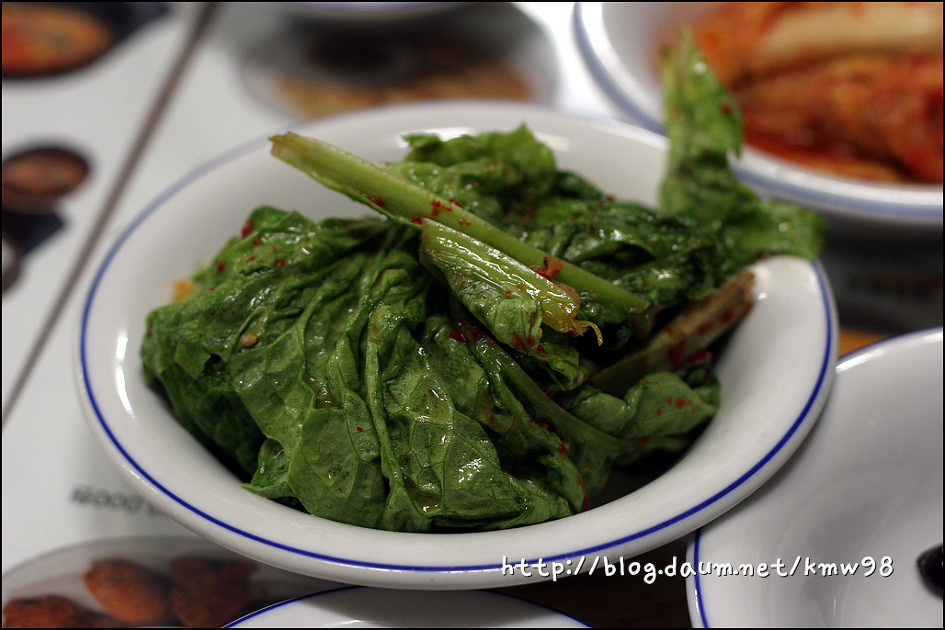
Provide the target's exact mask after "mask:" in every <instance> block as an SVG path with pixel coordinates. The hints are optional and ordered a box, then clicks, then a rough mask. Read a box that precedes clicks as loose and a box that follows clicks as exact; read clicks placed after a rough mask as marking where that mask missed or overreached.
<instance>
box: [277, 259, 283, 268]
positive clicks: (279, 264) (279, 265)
mask: <svg viewBox="0 0 945 630" xmlns="http://www.w3.org/2000/svg"><path fill="white" fill-rule="evenodd" d="M276 267H285V258H280V259H279V260H277V261H276Z"/></svg>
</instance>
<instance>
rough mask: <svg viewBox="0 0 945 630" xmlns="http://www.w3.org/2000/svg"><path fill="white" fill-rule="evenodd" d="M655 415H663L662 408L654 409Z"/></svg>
mask: <svg viewBox="0 0 945 630" xmlns="http://www.w3.org/2000/svg"><path fill="white" fill-rule="evenodd" d="M656 415H657V417H659V416H662V415H663V410H662V409H657V410H656Z"/></svg>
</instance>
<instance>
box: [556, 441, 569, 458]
mask: <svg viewBox="0 0 945 630" xmlns="http://www.w3.org/2000/svg"><path fill="white" fill-rule="evenodd" d="M570 448H571V445H570V444H569V443H568V441H567V440H561V444H560V445H559V446H558V450H559V451H561V454H562V455H567V454H568V450H569V449H570Z"/></svg>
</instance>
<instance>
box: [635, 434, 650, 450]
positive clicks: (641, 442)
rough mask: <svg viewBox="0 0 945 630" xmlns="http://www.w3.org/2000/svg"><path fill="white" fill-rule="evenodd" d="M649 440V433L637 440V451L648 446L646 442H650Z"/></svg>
mask: <svg viewBox="0 0 945 630" xmlns="http://www.w3.org/2000/svg"><path fill="white" fill-rule="evenodd" d="M649 441H650V436H649V435H644V436H643V437H641V438H640V439H639V440H638V441H637V448H636V450H637V451H642V450H643V447H644V446H646V443H647V442H649Z"/></svg>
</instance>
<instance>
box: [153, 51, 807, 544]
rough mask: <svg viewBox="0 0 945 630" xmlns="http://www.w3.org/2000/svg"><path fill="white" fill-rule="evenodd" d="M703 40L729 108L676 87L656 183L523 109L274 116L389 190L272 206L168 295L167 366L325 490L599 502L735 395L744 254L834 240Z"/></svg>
mask: <svg viewBox="0 0 945 630" xmlns="http://www.w3.org/2000/svg"><path fill="white" fill-rule="evenodd" d="M689 52H690V56H687V57H685V58H682V59H677V60H676V66H675V68H676V70H675V71H674V72H673V73H671V75H672V76H673V77H675V80H677V81H679V82H681V85H679V86H678V87H677V88H676V89H672V90H670V92H669V93H670V95H671V97H670V98H671V99H682V98H685V99H689V100H691V102H694V103H695V102H698V103H701V106H703V107H706V108H707V109H708V110H709V111H708V112H704V113H699V114H698V115H695V114H693V115H689V114H688V113H687V112H689V111H690V110H688V109H686V108H688V107H689V106H688V105H687V104H683V103H680V102H678V100H677V101H671V102H670V108H671V109H672V110H673V111H674V112H677V111H678V112H683V113H685V115H679V116H677V115H675V114H674V115H673V116H672V122H671V123H670V129H671V133H670V136H671V140H672V143H673V150H672V151H671V155H670V172H669V174H668V175H667V179H666V184H665V187H664V195H663V201H662V204H661V207H660V208H659V209H654V208H648V207H645V206H643V205H641V204H639V203H636V202H632V201H621V200H615V199H613V198H612V197H611V196H609V195H608V194H607V193H606V192H604V191H601V190H599V189H598V188H597V187H596V186H595V185H594V184H593V183H592V182H591V181H590V180H588V179H586V178H585V177H582V176H581V175H579V174H576V173H573V172H567V171H563V170H560V169H559V168H558V167H557V164H556V162H555V158H554V155H553V154H552V152H551V151H550V149H549V148H548V147H547V146H546V145H544V144H542V143H541V142H540V141H539V140H538V139H537V138H536V137H535V136H534V134H533V133H532V132H531V130H530V129H529V128H528V126H527V125H525V124H523V125H521V126H520V127H519V128H517V129H514V130H512V131H508V132H498V131H493V132H486V133H482V134H479V135H474V136H473V135H470V136H462V137H458V138H451V139H441V138H437V137H434V136H430V135H414V136H409V137H407V140H408V142H409V144H410V150H409V152H408V153H407V155H406V156H405V158H404V159H403V160H402V161H399V162H395V163H389V164H370V163H367V162H365V161H363V160H361V159H360V158H357V157H356V156H352V155H350V154H348V153H346V152H344V151H343V150H341V149H339V148H336V147H332V146H329V145H326V144H324V143H322V142H320V141H318V140H315V139H309V138H302V137H299V136H297V135H293V134H286V135H283V136H278V137H275V138H273V153H274V154H275V155H276V156H278V157H279V158H280V159H282V160H284V161H286V162H287V163H289V164H291V165H293V166H295V167H297V168H299V169H301V170H302V171H304V172H306V173H308V174H309V175H311V176H312V177H314V178H315V179H316V180H318V181H319V182H321V183H323V184H325V185H327V186H329V187H330V188H332V189H335V190H338V191H340V192H342V193H344V194H346V195H348V196H349V197H352V198H354V199H356V200H358V201H361V202H362V203H364V204H365V205H366V206H367V207H369V208H371V209H373V210H375V211H376V212H377V214H375V215H373V216H368V217H366V218H362V219H357V220H350V219H340V218H331V219H325V220H322V221H317V222H315V221H311V220H309V219H307V218H305V217H304V216H302V215H301V214H299V213H296V212H286V211H283V210H280V209H276V208H271V207H261V208H257V209H256V210H255V211H253V212H252V214H251V215H250V218H249V220H248V221H247V223H246V224H245V226H244V229H243V230H242V232H241V234H240V235H239V236H237V237H234V238H232V239H231V240H230V241H229V243H227V244H226V245H225V246H224V248H223V249H222V250H221V251H220V253H219V254H218V255H217V256H216V257H215V258H214V259H213V260H212V261H210V262H209V263H208V264H207V265H205V266H204V267H203V268H202V269H200V270H198V271H197V272H196V273H195V274H194V276H193V278H192V280H193V288H192V290H191V291H190V292H189V293H188V294H187V296H186V297H185V298H184V299H183V300H182V301H181V302H179V303H175V304H171V305H168V306H164V307H161V308H158V309H155V310H154V311H153V312H152V313H151V314H150V315H149V317H148V335H147V337H146V338H145V340H144V343H143V345H142V350H141V355H142V359H143V363H144V368H145V372H146V375H147V376H148V378H149V379H150V380H151V381H152V382H153V383H154V384H155V385H156V386H160V387H161V388H162V389H163V391H164V393H165V394H166V395H167V397H168V399H169V400H170V402H171V404H172V405H173V407H174V410H175V412H176V413H177V416H178V418H179V420H180V422H181V423H182V424H183V425H184V426H185V427H186V428H187V429H188V430H189V431H190V432H192V433H193V434H194V435H195V437H196V438H197V439H199V440H200V441H201V442H202V443H203V444H205V445H206V446H207V448H209V449H210V450H211V451H212V452H213V453H214V454H215V455H216V456H217V457H218V458H220V459H221V461H224V462H226V463H227V464H228V465H229V466H231V468H232V469H233V470H234V472H236V473H237V474H238V475H240V476H241V477H242V479H243V480H244V481H245V487H246V488H248V489H249V490H251V491H253V492H257V493H259V494H261V495H263V496H265V497H269V498H271V499H274V500H277V501H281V502H283V503H286V504H288V505H292V506H294V507H297V508H299V509H303V510H306V511H308V512H311V513H312V514H316V515H318V516H322V517H325V518H329V519H333V520H337V521H341V522H345V523H350V524H354V525H360V526H364V527H372V528H380V529H387V530H396V531H406V532H429V531H470V530H485V529H502V528H509V527H517V526H522V525H529V524H534V523H540V522H544V521H547V520H550V519H556V518H561V517H564V516H567V515H570V514H574V513H576V512H579V511H581V510H584V509H587V508H588V507H589V506H590V505H591V501H592V500H593V497H594V496H596V495H597V494H598V493H600V492H601V490H602V489H603V488H604V486H605V484H606V482H607V479H608V477H609V475H610V474H611V471H612V470H613V468H614V467H615V466H624V465H630V464H633V463H637V462H640V461H641V460H644V458H645V457H646V455H648V454H649V453H652V452H657V451H663V452H678V451H680V450H682V449H684V448H685V447H686V446H687V445H688V444H689V443H690V441H691V439H692V436H693V435H694V433H695V432H697V431H698V429H699V427H701V426H702V425H703V424H704V423H705V422H706V421H707V420H709V419H710V418H712V416H713V415H714V414H715V413H716V411H717V409H718V405H719V399H720V398H719V384H718V381H717V380H716V379H715V377H714V375H713V373H712V356H713V350H714V345H715V344H716V343H717V342H718V340H719V339H720V338H721V337H722V336H723V335H724V333H725V332H726V331H728V330H730V329H731V327H732V326H734V325H735V324H736V323H737V321H738V320H739V319H740V318H741V317H742V316H743V315H744V314H745V313H746V312H748V310H749V309H750V307H751V301H752V297H751V291H750V288H751V282H752V276H751V274H750V272H747V271H745V266H746V265H747V264H749V263H751V262H754V260H756V259H757V258H759V257H762V256H764V255H767V254H769V253H787V254H796V255H801V256H806V257H813V256H816V253H817V251H818V249H819V247H820V239H821V238H822V231H823V221H822V219H821V218H820V217H818V216H817V215H815V214H813V213H811V212H809V211H806V210H801V209H799V208H795V207H792V206H786V205H781V204H773V203H769V202H762V201H760V200H758V199H757V197H756V196H755V195H754V194H753V193H752V192H751V191H750V190H749V189H748V188H746V187H744V186H743V185H742V184H740V183H739V182H738V181H737V180H736V179H735V178H734V176H732V175H731V172H730V170H729V169H728V163H727V154H728V153H729V152H730V151H732V150H734V149H737V148H738V143H737V141H736V140H737V135H735V136H733V135H732V134H733V133H735V134H737V118H735V117H734V116H732V115H731V113H730V112H727V111H725V110H724V108H723V107H722V106H721V102H720V101H722V100H723V99H724V98H725V93H724V90H719V89H717V87H716V86H714V85H712V84H711V83H710V82H708V81H707V80H706V78H705V77H704V75H702V74H700V75H699V76H698V77H694V76H693V75H694V73H702V67H703V66H704V64H701V63H698V61H697V55H696V54H695V53H694V51H691V50H690V51H689ZM682 83H684V85H683V84H682ZM719 117H724V120H719ZM703 130H710V131H711V132H712V133H713V134H716V135H717V137H716V138H714V139H713V138H707V139H701V138H697V139H694V138H693V137H692V134H694V133H700V134H701V133H702V132H703ZM693 179H694V180H695V181H697V182H701V183H699V184H698V185H697V184H695V183H693V181H691V180H693ZM719 200H721V202H722V203H723V204H724V207H717V206H713V207H711V208H706V207H703V204H706V203H712V204H716V203H718V202H719Z"/></svg>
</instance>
